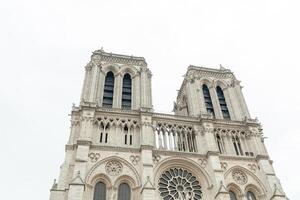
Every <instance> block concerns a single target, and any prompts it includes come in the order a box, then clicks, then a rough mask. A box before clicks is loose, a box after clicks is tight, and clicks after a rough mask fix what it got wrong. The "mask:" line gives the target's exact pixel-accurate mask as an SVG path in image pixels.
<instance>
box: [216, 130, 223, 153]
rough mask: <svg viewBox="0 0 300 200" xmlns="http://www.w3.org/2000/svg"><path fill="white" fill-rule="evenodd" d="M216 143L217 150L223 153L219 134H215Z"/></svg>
mask: <svg viewBox="0 0 300 200" xmlns="http://www.w3.org/2000/svg"><path fill="white" fill-rule="evenodd" d="M217 144H218V149H219V152H220V153H221V154H222V153H224V150H223V143H222V139H221V137H220V135H219V134H217Z"/></svg>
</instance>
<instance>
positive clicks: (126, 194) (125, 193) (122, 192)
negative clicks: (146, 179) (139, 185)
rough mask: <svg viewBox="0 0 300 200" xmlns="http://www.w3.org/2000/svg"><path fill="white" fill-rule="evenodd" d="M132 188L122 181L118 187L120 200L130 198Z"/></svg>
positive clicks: (128, 199)
mask: <svg viewBox="0 0 300 200" xmlns="http://www.w3.org/2000/svg"><path fill="white" fill-rule="evenodd" d="M130 198H131V189H130V187H129V185H128V184H127V183H121V184H120V185H119V189H118V200H130Z"/></svg>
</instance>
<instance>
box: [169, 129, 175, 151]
mask: <svg viewBox="0 0 300 200" xmlns="http://www.w3.org/2000/svg"><path fill="white" fill-rule="evenodd" d="M168 137H169V148H170V149H169V150H174V147H173V145H172V144H173V141H172V133H171V132H168Z"/></svg>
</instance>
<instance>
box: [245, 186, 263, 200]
mask: <svg viewBox="0 0 300 200" xmlns="http://www.w3.org/2000/svg"><path fill="white" fill-rule="evenodd" d="M247 192H252V193H253V194H254V195H255V197H256V198H257V200H261V199H262V198H263V196H264V193H263V192H262V190H261V189H260V188H259V187H257V186H256V185H254V184H248V185H247V186H246V187H245V191H244V193H245V194H247Z"/></svg>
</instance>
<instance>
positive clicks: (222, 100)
mask: <svg viewBox="0 0 300 200" xmlns="http://www.w3.org/2000/svg"><path fill="white" fill-rule="evenodd" d="M217 95H218V99H219V104H220V107H221V111H222V115H223V118H224V119H230V115H229V111H228V107H227V104H226V100H225V96H224V93H223V90H222V89H221V88H220V87H219V86H218V87H217Z"/></svg>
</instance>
